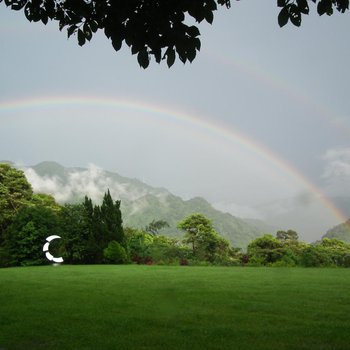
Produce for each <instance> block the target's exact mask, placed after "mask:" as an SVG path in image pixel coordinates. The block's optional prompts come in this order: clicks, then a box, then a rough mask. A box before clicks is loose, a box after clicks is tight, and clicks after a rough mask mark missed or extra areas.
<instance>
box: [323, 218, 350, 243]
mask: <svg viewBox="0 0 350 350" xmlns="http://www.w3.org/2000/svg"><path fill="white" fill-rule="evenodd" d="M322 238H330V239H332V238H337V239H339V240H341V241H344V242H348V243H350V219H349V220H348V221H346V222H343V223H342V224H340V225H337V226H335V227H333V228H331V229H330V230H328V231H327V233H326V234H325V235H324V236H323V237H322Z"/></svg>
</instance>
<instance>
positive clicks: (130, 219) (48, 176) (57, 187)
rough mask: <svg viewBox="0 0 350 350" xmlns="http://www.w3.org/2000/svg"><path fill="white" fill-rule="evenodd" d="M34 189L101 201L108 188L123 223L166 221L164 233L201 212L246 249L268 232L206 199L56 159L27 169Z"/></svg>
mask: <svg viewBox="0 0 350 350" xmlns="http://www.w3.org/2000/svg"><path fill="white" fill-rule="evenodd" d="M25 174H26V176H27V178H28V180H29V182H30V183H31V184H32V186H33V188H34V191H36V192H45V193H50V194H52V195H53V196H54V197H55V198H56V200H57V201H58V202H60V203H77V202H80V201H82V200H83V198H84V196H85V194H87V195H88V196H90V197H91V198H92V199H93V200H95V201H97V202H99V201H101V199H102V196H103V194H104V192H105V191H106V190H107V189H109V190H110V192H111V194H112V196H113V197H114V198H116V199H120V200H121V210H122V214H123V222H124V226H132V227H138V228H143V227H145V226H146V225H147V224H149V223H150V222H151V221H152V220H154V219H155V220H165V221H167V222H168V223H169V227H168V228H164V229H163V230H162V234H166V235H170V236H180V235H181V232H180V231H179V230H178V229H176V225H177V223H178V222H179V221H180V220H181V219H182V218H183V217H185V216H187V215H190V214H191V213H194V212H201V213H203V214H204V215H206V216H207V217H208V218H210V219H211V220H212V221H213V224H214V227H215V229H216V230H217V231H218V232H219V233H220V234H221V235H222V236H223V237H225V238H227V239H228V240H229V241H230V242H231V243H232V244H233V246H235V247H242V248H245V247H246V246H247V244H248V243H249V242H250V241H252V240H253V239H254V238H256V237H259V236H261V235H262V234H263V233H266V231H265V229H266V226H265V227H264V225H262V228H260V227H259V226H260V223H259V222H258V221H253V222H252V221H250V222H249V221H245V220H243V219H240V218H237V217H234V216H232V215H231V214H228V213H223V212H221V211H219V210H216V209H214V208H213V207H212V206H211V204H210V203H208V202H207V201H206V200H205V199H203V198H199V197H197V198H193V199H190V200H183V199H182V198H180V197H178V196H175V195H173V194H171V193H170V192H169V191H168V190H166V189H164V188H154V187H152V186H149V185H147V184H145V183H143V182H141V181H139V180H137V179H130V178H127V177H123V176H120V175H119V174H117V173H113V172H108V171H104V170H101V169H99V168H97V167H95V166H90V167H89V168H87V169H84V168H65V167H63V166H62V165H60V164H58V163H55V162H42V163H40V164H37V165H35V166H32V167H28V168H27V169H26V170H25Z"/></svg>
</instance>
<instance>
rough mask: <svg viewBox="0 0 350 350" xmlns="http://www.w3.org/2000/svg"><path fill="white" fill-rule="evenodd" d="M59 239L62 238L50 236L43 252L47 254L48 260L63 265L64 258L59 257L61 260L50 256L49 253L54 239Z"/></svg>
mask: <svg viewBox="0 0 350 350" xmlns="http://www.w3.org/2000/svg"><path fill="white" fill-rule="evenodd" d="M57 238H61V237H60V236H55V235H53V236H49V237H47V238H46V241H47V242H46V243H45V244H44V246H43V252H45V254H46V257H47V258H48V260H50V261H53V262H55V263H61V262H63V258H62V257H59V258H55V257H54V256H53V255H52V254H50V252H49V246H50V242H51V241H53V240H54V239H57Z"/></svg>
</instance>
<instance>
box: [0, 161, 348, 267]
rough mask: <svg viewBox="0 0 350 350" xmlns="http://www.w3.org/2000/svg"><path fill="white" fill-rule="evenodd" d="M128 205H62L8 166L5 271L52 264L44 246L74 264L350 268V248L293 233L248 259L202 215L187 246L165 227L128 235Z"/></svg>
mask: <svg viewBox="0 0 350 350" xmlns="http://www.w3.org/2000/svg"><path fill="white" fill-rule="evenodd" d="M120 204H121V202H120V201H118V200H117V201H114V200H113V198H112V196H111V194H110V192H109V190H107V192H106V193H105V195H104V197H103V200H102V203H101V205H96V204H94V203H93V202H92V200H91V198H88V197H87V196H86V197H85V199H84V201H83V202H82V203H78V204H65V205H63V206H61V205H59V204H57V203H56V202H55V200H54V198H53V197H52V196H50V195H47V194H33V191H32V188H31V185H30V184H29V183H28V181H27V179H26V178H25V176H24V173H23V172H22V171H21V170H17V169H14V168H12V167H11V166H9V165H7V164H0V209H1V210H0V213H1V215H0V228H1V231H0V266H1V267H9V266H28V265H43V264H48V263H49V261H48V260H47V259H46V257H45V254H44V252H43V244H44V243H45V240H46V238H47V237H48V236H51V235H57V236H60V237H61V238H62V239H60V240H55V243H54V244H52V246H51V247H50V251H51V253H52V254H54V255H59V256H62V257H63V259H64V262H65V263H69V264H103V263H109V264H124V263H136V264H168V265H169V264H172V265H179V264H180V265H220V266H290V267H292V266H304V267H323V266H341V267H350V244H349V243H346V242H344V241H341V240H339V239H336V238H332V239H330V238H327V237H326V238H323V239H322V240H321V241H319V242H316V243H313V244H309V243H305V242H301V241H299V237H298V233H297V232H295V231H293V230H288V231H278V232H277V233H276V236H273V235H271V234H265V235H263V236H261V237H258V238H256V239H254V240H252V241H251V242H250V243H249V245H248V247H247V250H246V251H243V250H242V249H240V248H236V247H232V246H231V245H230V243H229V241H228V240H226V239H225V238H224V237H222V236H221V235H220V234H219V233H218V232H217V231H216V230H215V229H214V227H213V223H212V222H211V220H209V219H208V218H207V217H206V216H205V215H203V214H202V213H192V214H191V215H188V216H186V217H185V218H183V219H182V220H181V221H180V222H178V225H177V227H178V228H179V229H181V230H182V231H183V232H184V235H183V237H182V238H175V237H168V236H164V235H161V234H160V233H161V230H162V229H164V228H165V227H166V226H167V222H166V221H165V220H160V219H154V220H152V221H151V222H150V224H149V225H147V226H146V227H145V229H138V228H132V227H125V228H124V227H123V221H122V213H121V210H120Z"/></svg>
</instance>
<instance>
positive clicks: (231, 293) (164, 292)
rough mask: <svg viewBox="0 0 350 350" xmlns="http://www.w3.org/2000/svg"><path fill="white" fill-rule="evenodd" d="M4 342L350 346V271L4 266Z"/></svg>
mask: <svg viewBox="0 0 350 350" xmlns="http://www.w3.org/2000/svg"><path fill="white" fill-rule="evenodd" d="M0 349H1V350H3V349H5V350H10V349H25V350H26V349H49V350H51V349H60V350H65V349H94V350H95V349H118V350H123V349H128V350H133V349H136V350H138V349H152V350H155V349H164V350H167V349H218V350H219V349H220V350H221V349H249V350H252V349H253V350H254V349H268V350H270V349H276V350H277V349H278V350H281V349H308V350H310V349H317V350H319V349H350V269H301V268H300V269H298V268H289V269H288V268H240V267H237V268H225V267H188V266H186V267H180V266H179V267H175V266H174V267H171V266H164V267H163V266H135V265H130V266H112V265H107V266H64V265H63V266H57V267H54V266H45V267H27V268H9V269H0Z"/></svg>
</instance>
